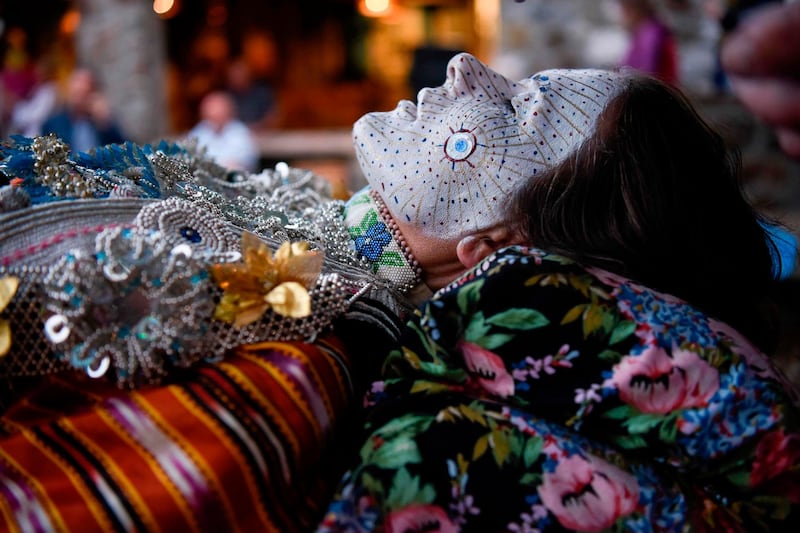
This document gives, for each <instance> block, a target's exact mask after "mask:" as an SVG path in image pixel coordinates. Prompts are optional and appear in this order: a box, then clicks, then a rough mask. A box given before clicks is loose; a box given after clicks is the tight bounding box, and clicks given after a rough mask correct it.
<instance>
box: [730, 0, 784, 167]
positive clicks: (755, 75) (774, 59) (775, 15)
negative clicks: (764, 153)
mask: <svg viewBox="0 0 800 533" xmlns="http://www.w3.org/2000/svg"><path fill="white" fill-rule="evenodd" d="M721 58H722V66H723V68H724V69H725V72H726V73H727V75H728V77H729V80H730V83H731V89H732V90H733V92H734V94H735V95H736V96H737V97H738V98H739V99H740V100H741V101H742V103H743V104H744V105H746V106H747V107H748V108H749V109H750V110H751V111H752V112H753V114H755V115H756V116H757V117H758V118H760V119H761V120H763V121H764V122H766V123H767V124H769V125H770V126H772V127H773V129H774V131H775V133H776V135H777V138H778V142H779V143H780V146H781V148H782V149H783V151H784V152H785V153H786V154H787V155H789V156H791V157H794V158H797V159H800V2H797V1H790V2H784V3H777V4H776V3H771V5H769V6H764V7H761V8H759V9H758V10H751V11H749V12H748V16H747V17H746V19H744V20H742V21H741V22H740V23H739V25H738V26H737V27H736V29H735V30H733V31H732V32H731V33H730V34H729V35H728V36H727V37H726V39H725V40H724V41H723V43H722V56H721Z"/></svg>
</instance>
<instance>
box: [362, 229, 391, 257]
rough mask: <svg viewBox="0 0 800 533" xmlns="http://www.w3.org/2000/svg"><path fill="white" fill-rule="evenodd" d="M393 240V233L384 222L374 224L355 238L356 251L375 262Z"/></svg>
mask: <svg viewBox="0 0 800 533" xmlns="http://www.w3.org/2000/svg"><path fill="white" fill-rule="evenodd" d="M391 240H392V235H391V234H390V233H389V230H388V229H387V228H386V224H384V223H383V222H376V223H375V224H372V225H371V226H370V227H369V229H367V231H366V232H365V233H364V234H363V235H359V236H358V237H356V238H355V243H356V252H357V253H358V255H359V256H363V257H366V258H367V259H368V260H369V261H372V262H373V263H374V262H376V261H378V260H379V259H380V257H381V254H382V253H383V249H384V248H385V247H386V245H387V244H389V243H390V242H391Z"/></svg>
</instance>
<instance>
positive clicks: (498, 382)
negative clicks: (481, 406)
mask: <svg viewBox="0 0 800 533" xmlns="http://www.w3.org/2000/svg"><path fill="white" fill-rule="evenodd" d="M457 347H458V349H459V350H460V351H461V353H462V354H463V355H464V362H465V363H466V365H467V370H469V372H470V373H471V374H473V375H475V376H477V380H478V383H480V385H481V387H483V388H484V389H486V390H487V391H489V392H490V393H491V394H494V395H495V396H500V397H501V398H506V397H508V396H511V395H513V394H514V378H512V377H511V374H509V373H508V371H507V370H506V367H505V365H504V364H503V360H502V359H501V358H500V356H499V355H497V354H496V353H493V352H490V351H489V350H486V349H485V348H481V347H480V346H478V345H477V344H474V343H471V342H467V341H459V343H458V346H457Z"/></svg>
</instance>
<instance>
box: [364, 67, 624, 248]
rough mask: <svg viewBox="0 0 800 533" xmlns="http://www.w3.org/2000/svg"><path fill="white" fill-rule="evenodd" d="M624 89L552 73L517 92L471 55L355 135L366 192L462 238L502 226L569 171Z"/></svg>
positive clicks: (426, 225) (613, 77) (582, 75)
mask: <svg viewBox="0 0 800 533" xmlns="http://www.w3.org/2000/svg"><path fill="white" fill-rule="evenodd" d="M621 86H622V83H621V82H620V77H619V75H617V74H614V73H611V72H606V71H600V70H552V71H544V72H541V73H539V74H537V75H535V76H533V77H531V78H527V79H525V80H522V81H519V82H514V81H511V80H509V79H507V78H505V77H504V76H502V75H500V74H498V73H497V72H494V71H493V70H491V69H490V68H489V67H487V66H486V65H484V64H483V63H481V62H480V61H478V60H477V59H476V58H475V57H473V56H471V55H469V54H465V53H464V54H459V55H457V56H455V57H453V59H451V60H450V63H449V65H448V67H447V78H446V81H445V83H444V85H442V86H441V87H436V88H426V89H422V90H421V91H420V92H419V95H418V103H417V105H415V104H414V103H412V102H410V101H408V100H402V101H401V102H400V103H399V104H398V105H397V108H396V109H394V110H393V111H390V112H385V113H369V114H367V115H365V116H363V117H362V118H361V119H359V120H358V121H357V122H356V124H355V126H354V128H353V138H354V143H355V147H356V153H357V156H358V160H359V163H360V165H361V168H362V170H363V171H364V174H365V177H366V179H367V181H368V182H369V184H370V185H371V186H372V188H373V189H374V190H376V191H377V192H378V193H379V194H380V195H381V197H382V198H383V199H384V201H385V203H386V205H387V207H388V208H389V210H390V211H391V213H392V216H394V218H395V219H396V220H398V222H399V221H402V222H404V223H407V224H413V225H415V226H417V227H419V228H420V230H421V231H422V232H423V233H426V234H429V235H431V236H437V237H439V238H443V239H449V238H455V237H459V236H462V235H466V234H468V233H472V232H474V231H477V230H480V229H484V228H487V227H491V226H494V225H496V224H498V223H500V222H502V214H501V205H502V204H501V202H502V200H503V199H504V198H505V197H507V196H508V195H509V194H510V193H511V192H512V190H513V189H514V187H515V186H516V185H517V184H519V183H520V182H521V180H523V179H527V178H533V177H535V176H536V174H537V173H539V172H541V171H543V170H545V169H547V168H549V167H552V166H554V165H555V164H557V163H558V162H560V161H562V160H563V159H564V157H566V155H567V154H569V153H570V152H571V151H572V150H574V149H575V148H576V147H577V146H578V145H579V144H580V142H581V141H583V139H585V138H586V136H587V135H588V134H590V133H591V131H592V130H593V129H594V125H595V122H596V120H597V117H598V115H599V114H600V112H601V111H602V110H603V109H604V108H605V106H606V105H607V104H608V102H609V100H610V99H611V98H612V97H613V96H614V95H616V94H617V92H618V89H619V88H620V87H621Z"/></svg>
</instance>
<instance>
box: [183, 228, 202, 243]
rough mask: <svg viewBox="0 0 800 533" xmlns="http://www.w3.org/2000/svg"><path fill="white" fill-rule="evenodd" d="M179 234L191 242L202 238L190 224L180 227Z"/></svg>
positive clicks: (196, 241)
mask: <svg viewBox="0 0 800 533" xmlns="http://www.w3.org/2000/svg"><path fill="white" fill-rule="evenodd" d="M181 236H182V237H183V238H184V239H186V240H187V241H189V242H193V243H198V242H200V241H201V240H203V238H202V237H201V236H200V233H199V232H198V231H197V230H196V229H194V228H192V227H190V226H184V227H182V228H181Z"/></svg>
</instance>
